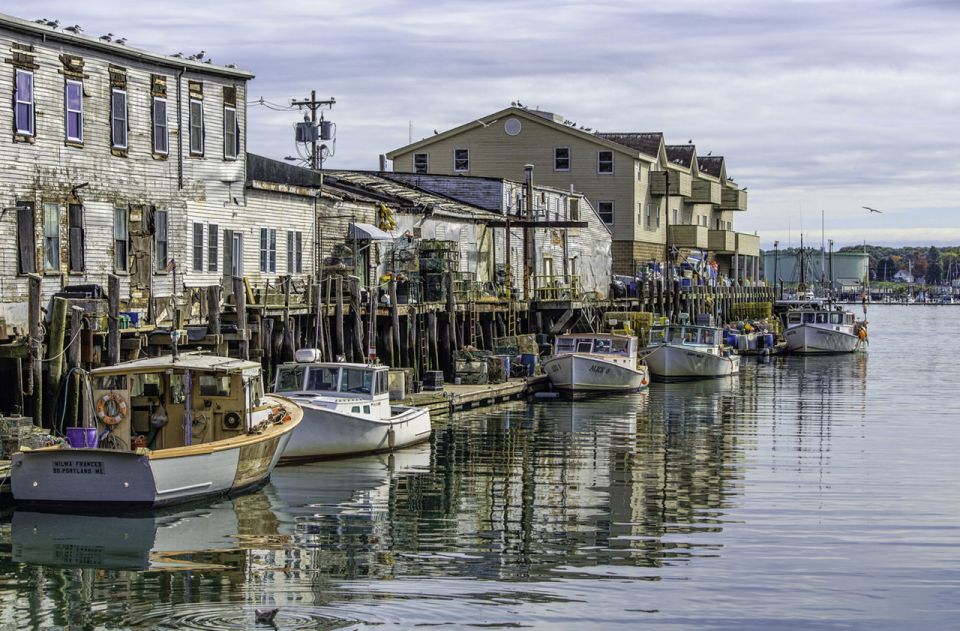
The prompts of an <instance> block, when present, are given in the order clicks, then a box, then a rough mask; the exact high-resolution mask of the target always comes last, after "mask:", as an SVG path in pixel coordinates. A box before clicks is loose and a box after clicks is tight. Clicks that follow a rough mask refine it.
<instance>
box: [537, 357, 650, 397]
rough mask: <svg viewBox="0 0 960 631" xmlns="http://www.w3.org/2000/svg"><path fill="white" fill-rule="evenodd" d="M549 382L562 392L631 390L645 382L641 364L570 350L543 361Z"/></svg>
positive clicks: (645, 375)
mask: <svg viewBox="0 0 960 631" xmlns="http://www.w3.org/2000/svg"><path fill="white" fill-rule="evenodd" d="M543 370H544V372H546V373H547V376H548V377H549V379H550V383H551V385H552V386H553V387H554V388H556V389H557V390H562V391H565V392H583V393H587V392H631V391H636V390H639V389H640V388H642V387H644V386H645V385H647V383H648V381H649V379H648V377H647V371H646V369H645V368H644V367H643V366H638V367H637V369H636V370H632V369H630V368H629V367H627V366H622V365H620V364H615V363H613V362H609V361H604V360H602V359H597V358H594V357H587V356H583V355H578V354H576V353H570V354H565V355H558V356H556V357H552V358H550V359H548V360H546V361H545V362H543Z"/></svg>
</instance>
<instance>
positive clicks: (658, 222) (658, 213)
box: [657, 206, 660, 229]
mask: <svg viewBox="0 0 960 631" xmlns="http://www.w3.org/2000/svg"><path fill="white" fill-rule="evenodd" d="M657 228H658V229H659V228H660V207H659V206H657Z"/></svg>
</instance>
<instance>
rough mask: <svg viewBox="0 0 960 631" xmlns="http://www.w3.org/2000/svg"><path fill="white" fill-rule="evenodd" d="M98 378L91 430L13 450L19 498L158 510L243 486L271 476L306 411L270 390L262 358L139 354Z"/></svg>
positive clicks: (104, 370) (98, 374)
mask: <svg viewBox="0 0 960 631" xmlns="http://www.w3.org/2000/svg"><path fill="white" fill-rule="evenodd" d="M90 379H91V381H92V384H91V387H92V401H95V402H96V404H95V406H85V407H94V409H91V410H88V411H87V414H86V418H87V422H86V424H85V425H86V427H85V428H76V429H75V430H74V432H73V435H72V437H71V432H70V430H68V437H71V442H72V445H70V444H66V445H56V446H52V447H44V448H42V449H33V450H27V449H24V450H23V451H20V452H18V453H15V454H14V455H13V463H12V474H11V485H12V488H13V495H14V499H15V500H16V501H17V503H18V504H56V505H88V506H91V507H94V508H106V507H115V506H140V507H148V508H153V507H160V506H168V505H172V504H179V503H184V502H189V501H194V500H197V499H200V498H205V497H211V496H217V495H225V494H237V493H240V492H242V491H244V490H248V489H251V488H253V487H256V486H258V485H260V484H261V483H263V482H265V481H266V480H267V479H268V478H269V477H270V473H271V471H273V468H274V466H276V464H277V462H278V461H279V459H280V454H281V453H282V452H283V450H284V447H286V445H287V441H288V440H289V439H290V437H291V435H292V432H293V430H294V428H295V427H297V424H298V423H299V422H300V418H301V416H302V411H301V410H300V408H299V406H297V404H295V403H294V402H292V401H291V400H289V399H287V398H284V397H279V396H274V395H265V394H264V391H263V383H262V380H261V369H260V364H258V363H254V362H250V361H244V360H239V359H232V358H229V357H218V356H214V355H206V354H202V353H185V354H183V355H177V354H174V355H169V356H164V357H154V358H147V359H138V360H134V361H130V362H125V363H122V364H118V365H116V366H111V367H107V368H99V369H96V370H93V371H91V373H90ZM71 429H74V428H71ZM78 443H79V444H78Z"/></svg>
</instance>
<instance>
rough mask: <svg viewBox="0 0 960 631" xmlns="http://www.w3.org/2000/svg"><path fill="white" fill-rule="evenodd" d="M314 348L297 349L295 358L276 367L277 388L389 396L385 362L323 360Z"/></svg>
mask: <svg viewBox="0 0 960 631" xmlns="http://www.w3.org/2000/svg"><path fill="white" fill-rule="evenodd" d="M319 355H320V354H319V352H317V351H315V349H301V350H298V351H297V352H296V356H295V359H296V361H294V362H291V363H286V364H283V365H281V366H280V367H279V368H278V370H277V378H276V381H275V382H274V388H273V390H274V392H277V393H289V394H293V393H304V394H321V395H326V396H332V397H337V396H342V397H349V398H365V399H375V398H376V399H379V398H382V397H389V379H388V369H387V367H386V366H373V365H367V364H346V363H339V362H321V361H318V359H319Z"/></svg>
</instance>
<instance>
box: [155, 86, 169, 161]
mask: <svg viewBox="0 0 960 631" xmlns="http://www.w3.org/2000/svg"><path fill="white" fill-rule="evenodd" d="M169 142H170V134H169V131H168V129H167V101H166V100H165V99H161V98H154V99H153V152H154V153H158V154H160V155H164V156H165V155H167V153H169V151H170V145H169Z"/></svg>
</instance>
